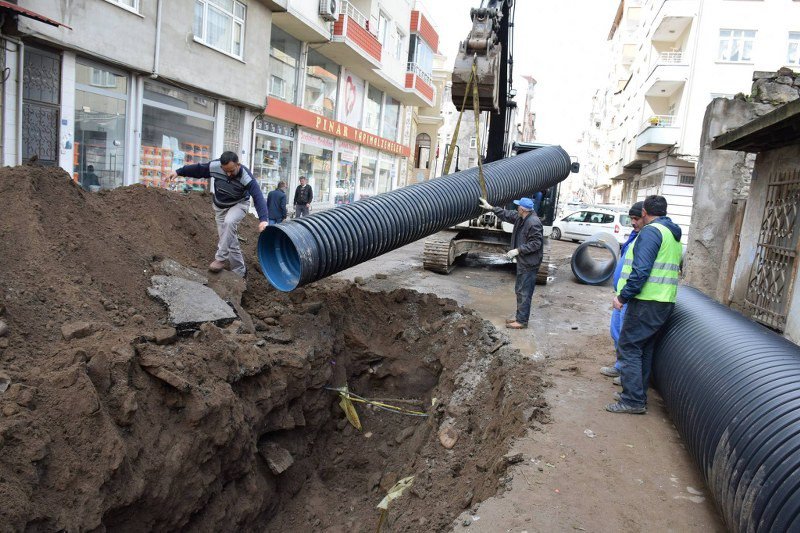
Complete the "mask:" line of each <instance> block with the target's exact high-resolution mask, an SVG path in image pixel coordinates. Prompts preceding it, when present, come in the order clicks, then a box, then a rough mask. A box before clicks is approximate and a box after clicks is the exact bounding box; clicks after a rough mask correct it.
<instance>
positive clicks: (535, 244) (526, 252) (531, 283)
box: [478, 198, 544, 329]
mask: <svg viewBox="0 0 800 533" xmlns="http://www.w3.org/2000/svg"><path fill="white" fill-rule="evenodd" d="M478 203H479V204H480V206H481V208H482V209H485V210H486V211H492V212H493V213H494V214H495V215H496V216H497V218H499V219H500V220H502V221H503V222H508V223H510V224H514V232H513V233H512V234H511V250H510V251H509V252H508V253H507V254H506V257H508V258H509V259H514V258H516V260H517V284H516V285H515V287H514V292H515V293H516V295H517V315H516V316H515V317H514V319H508V320H506V327H507V328H509V329H525V328H527V327H528V319H529V318H530V315H531V298H533V289H534V288H536V274H537V273H538V272H539V265H541V264H542V243H543V241H544V236H543V228H542V222H541V220H539V217H538V216H537V215H536V211H534V209H533V207H534V205H533V200H531V199H530V198H521V199H519V200H514V204H516V206H517V210H516V211H511V210H508V209H502V208H500V207H494V206H492V205H489V202H487V201H486V198H478Z"/></svg>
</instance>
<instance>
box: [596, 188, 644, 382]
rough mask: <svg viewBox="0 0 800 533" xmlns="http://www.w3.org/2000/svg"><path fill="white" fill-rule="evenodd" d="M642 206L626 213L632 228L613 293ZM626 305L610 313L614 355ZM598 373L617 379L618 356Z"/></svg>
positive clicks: (639, 223) (639, 222) (638, 228)
mask: <svg viewBox="0 0 800 533" xmlns="http://www.w3.org/2000/svg"><path fill="white" fill-rule="evenodd" d="M643 206H644V202H636V203H635V204H633V205H632V206H631V208H630V210H629V211H628V215H629V216H630V217H631V225H632V226H633V231H632V232H631V234H630V236H629V237H628V240H627V241H625V244H623V245H622V249H621V250H620V252H619V261H617V268H616V270H614V285H613V287H614V291H616V290H617V282H618V281H619V277H620V275H621V274H622V264H623V263H624V262H625V261H624V257H625V252H626V251H627V250H628V246H631V245H632V244H633V241H634V239H636V236H637V235H639V231H641V229H642V207H643ZM627 307H628V306H627V305H623V306H622V309H613V310H612V311H611V338H612V339H614V352H615V353H616V351H617V349H618V346H617V344H618V342H619V332H620V330H621V329H622V320H623V319H624V318H625V311H626V309H627ZM600 373H601V374H603V375H604V376H608V377H610V378H618V377H619V356H617V360H616V361H615V362H614V365H613V366H604V367H601V368H600Z"/></svg>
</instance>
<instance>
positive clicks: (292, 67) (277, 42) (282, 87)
mask: <svg viewBox="0 0 800 533" xmlns="http://www.w3.org/2000/svg"><path fill="white" fill-rule="evenodd" d="M300 48H301V43H300V41H299V40H297V39H295V38H294V37H292V36H291V35H289V34H288V33H286V32H285V31H283V30H282V29H280V28H278V27H277V26H272V37H271V38H270V48H269V69H270V73H271V76H272V78H271V80H272V81H271V83H270V91H269V94H270V96H274V97H275V98H280V99H281V100H285V101H286V102H289V103H290V104H297V76H298V71H299V68H298V67H299V65H300Z"/></svg>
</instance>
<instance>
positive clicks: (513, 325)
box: [506, 320, 528, 329]
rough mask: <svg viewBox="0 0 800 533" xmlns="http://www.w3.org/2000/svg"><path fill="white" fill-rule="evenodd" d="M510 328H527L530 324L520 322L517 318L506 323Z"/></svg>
mask: <svg viewBox="0 0 800 533" xmlns="http://www.w3.org/2000/svg"><path fill="white" fill-rule="evenodd" d="M506 327H507V328H508V329H527V327H528V324H520V323H519V322H517V321H516V320H515V321H513V322H511V323H510V324H506Z"/></svg>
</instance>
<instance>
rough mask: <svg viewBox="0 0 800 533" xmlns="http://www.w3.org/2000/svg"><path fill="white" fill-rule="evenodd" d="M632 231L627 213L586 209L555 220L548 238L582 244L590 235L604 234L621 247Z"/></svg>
mask: <svg viewBox="0 0 800 533" xmlns="http://www.w3.org/2000/svg"><path fill="white" fill-rule="evenodd" d="M632 231H633V226H632V225H631V217H630V216H628V213H627V211H612V210H610V209H600V208H586V209H583V210H581V211H575V212H574V213H570V214H569V215H567V216H565V217H564V218H562V219H560V220H556V221H555V222H554V223H553V231H552V233H551V234H550V237H551V238H553V239H556V240H559V239H571V240H572V241H574V242H583V241H585V240H586V239H588V238H589V237H591V236H592V235H595V234H597V233H600V232H604V233H610V234H611V235H613V236H614V237H615V238H616V239H617V242H619V244H620V245H622V244H624V243H625V241H626V240H628V237H629V236H630V234H631V232H632Z"/></svg>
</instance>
